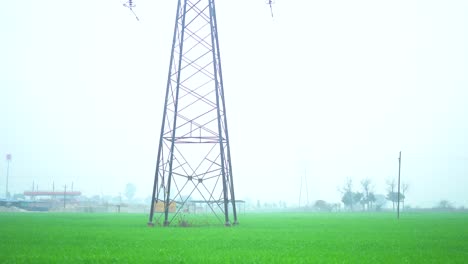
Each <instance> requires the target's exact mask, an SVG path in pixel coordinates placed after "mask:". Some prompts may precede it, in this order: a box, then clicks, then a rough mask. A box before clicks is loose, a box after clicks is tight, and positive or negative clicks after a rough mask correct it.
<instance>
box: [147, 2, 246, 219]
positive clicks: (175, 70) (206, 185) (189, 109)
mask: <svg viewBox="0 0 468 264" xmlns="http://www.w3.org/2000/svg"><path fill="white" fill-rule="evenodd" d="M162 116H163V118H162V125H161V133H160V137H159V148H158V156H157V161H156V173H155V177H154V185H153V192H152V200H151V205H150V207H151V209H150V215H149V221H148V225H149V226H154V225H155V223H156V224H162V225H163V226H169V225H170V224H171V223H172V222H173V220H174V219H177V216H180V214H183V212H184V210H186V209H184V208H186V207H187V205H188V204H190V201H192V200H196V201H197V203H200V202H203V203H204V204H205V205H206V206H207V207H208V208H209V210H208V211H210V212H211V213H213V214H214V215H215V216H216V217H217V218H218V219H219V220H220V222H222V223H224V225H226V226H230V225H231V224H237V223H238V220H237V211H236V200H235V195H234V183H233V175H232V164H231V152H230V145H229V133H228V125H227V116H226V104H225V94H224V86H223V75H222V69H221V55H220V50H219V41H218V28H217V21H216V12H215V1H214V0H206V1H197V0H194V1H191V0H179V1H178V4H177V15H176V21H175V28H174V37H173V42H172V51H171V56H170V63H169V74H168V80H167V87H166V97H165V103H164V109H163V115H162ZM155 213H158V215H157V216H155ZM231 219H233V221H234V222H232V223H231Z"/></svg>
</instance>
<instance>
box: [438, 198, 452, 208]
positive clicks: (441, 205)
mask: <svg viewBox="0 0 468 264" xmlns="http://www.w3.org/2000/svg"><path fill="white" fill-rule="evenodd" d="M436 209H440V210H453V209H454V207H453V205H452V203H451V202H449V201H448V200H441V201H440V202H439V203H438V204H437V206H436Z"/></svg>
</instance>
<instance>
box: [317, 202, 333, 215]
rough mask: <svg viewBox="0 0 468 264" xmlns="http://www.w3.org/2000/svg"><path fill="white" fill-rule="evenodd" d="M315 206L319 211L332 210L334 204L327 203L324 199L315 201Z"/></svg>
mask: <svg viewBox="0 0 468 264" xmlns="http://www.w3.org/2000/svg"><path fill="white" fill-rule="evenodd" d="M314 208H315V209H316V210H317V211H322V212H330V211H331V210H332V208H333V205H331V204H329V203H327V202H326V201H324V200H317V201H315V203H314Z"/></svg>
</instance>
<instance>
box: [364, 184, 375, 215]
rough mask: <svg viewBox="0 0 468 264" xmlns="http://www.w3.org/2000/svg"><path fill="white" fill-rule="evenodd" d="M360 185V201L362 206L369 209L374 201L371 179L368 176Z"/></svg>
mask: <svg viewBox="0 0 468 264" xmlns="http://www.w3.org/2000/svg"><path fill="white" fill-rule="evenodd" d="M361 187H362V191H363V192H362V194H363V197H362V200H361V203H362V205H363V207H364V208H367V210H370V209H371V208H372V203H373V202H375V197H374V193H373V192H372V181H371V180H370V179H369V178H366V179H364V180H362V181H361Z"/></svg>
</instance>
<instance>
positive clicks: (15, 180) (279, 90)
mask: <svg viewBox="0 0 468 264" xmlns="http://www.w3.org/2000/svg"><path fill="white" fill-rule="evenodd" d="M134 3H135V4H136V5H137V7H136V8H135V12H136V13H137V15H138V16H139V17H140V22H138V21H136V19H135V18H134V17H133V15H132V14H131V13H130V11H129V10H128V9H125V8H124V7H123V6H122V2H121V1H120V0H101V1H90V0H80V1H70V0H66V1H64V0H60V1H59V0H42V1H36V0H14V1H2V4H1V9H0V33H1V41H0V154H1V155H2V158H1V162H0V193H1V195H0V196H4V190H5V180H6V171H7V169H6V167H7V166H6V165H7V164H6V161H5V154H7V153H11V154H12V156H13V160H12V162H11V165H10V190H11V192H13V193H20V192H23V191H24V190H26V189H30V188H31V185H32V182H33V181H35V182H36V183H37V184H38V185H39V189H51V186H52V182H55V186H63V185H65V184H68V185H70V184H71V182H74V186H75V189H79V190H82V191H83V192H84V194H86V195H91V194H105V195H117V194H118V193H119V192H123V191H124V188H125V184H126V183H128V182H133V183H135V184H136V185H137V192H138V193H137V195H138V196H139V197H147V196H149V195H150V194H151V190H152V183H153V177H154V170H155V162H156V154H157V147H158V146H157V139H158V137H159V131H160V123H161V122H160V120H161V117H162V110H163V103H164V93H165V85H166V81H167V80H166V78H167V70H168V64H169V55H170V48H171V41H172V33H173V26H174V25H173V24H174V21H175V11H176V4H177V2H176V0H172V1H170V0H164V1H154V0H151V1H150V0H134ZM216 3H217V15H218V29H219V32H220V33H219V34H220V35H219V38H220V45H221V46H220V47H221V55H222V62H223V75H224V84H225V93H226V104H227V110H228V123H229V130H230V136H231V138H230V140H231V148H232V162H233V172H234V182H235V188H236V196H237V197H238V198H240V199H246V198H250V199H252V200H254V201H255V200H257V199H259V200H261V201H266V200H270V201H279V200H286V201H288V202H289V203H290V204H293V203H297V202H298V198H299V194H298V193H299V186H300V180H301V176H302V175H304V171H307V179H308V183H309V184H308V187H309V188H308V189H309V199H310V200H315V199H325V200H328V201H335V202H337V201H339V200H340V194H339V193H338V191H337V189H338V187H339V186H341V185H343V183H344V182H345V179H346V178H347V177H350V178H352V179H354V182H355V188H358V187H359V186H358V185H359V184H358V183H359V181H360V180H361V179H364V178H370V179H372V180H373V183H374V185H375V191H376V192H377V193H384V192H385V181H386V180H387V179H389V178H396V177H397V175H398V159H397V158H398V152H399V151H400V150H401V151H402V155H403V159H402V160H403V162H402V180H403V181H404V182H407V183H409V184H410V190H409V193H408V197H407V203H408V204H411V205H425V206H431V205H433V204H435V203H436V202H437V201H439V200H440V199H448V200H450V201H452V202H454V203H455V205H465V206H468V122H467V115H468V104H467V99H468V77H467V76H468V1H466V0H460V1H456V0H447V1H442V0H439V1H432V0H421V1H416V0H392V1H376V0H351V1H350V0H332V1H323V0H316V1H315V0H312V1H311V0H277V1H276V4H275V5H274V7H273V8H274V10H273V11H274V15H275V17H274V19H272V18H271V16H270V11H269V7H268V6H267V5H266V4H265V1H264V0H237V1H227V0H218V1H217V2H216Z"/></svg>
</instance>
